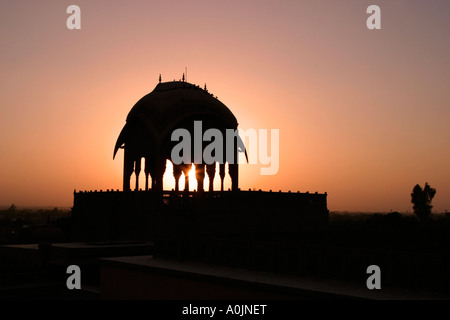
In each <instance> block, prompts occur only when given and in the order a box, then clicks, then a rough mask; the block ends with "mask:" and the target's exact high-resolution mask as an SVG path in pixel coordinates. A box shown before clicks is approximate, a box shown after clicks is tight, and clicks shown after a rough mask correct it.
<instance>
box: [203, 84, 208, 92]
mask: <svg viewBox="0 0 450 320" xmlns="http://www.w3.org/2000/svg"><path fill="white" fill-rule="evenodd" d="M203 90H205V91H206V92H208V88H206V83H205V87H204V88H203Z"/></svg>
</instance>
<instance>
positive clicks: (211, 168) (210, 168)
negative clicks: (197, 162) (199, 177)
mask: <svg viewBox="0 0 450 320" xmlns="http://www.w3.org/2000/svg"><path fill="white" fill-rule="evenodd" d="M206 173H207V174H208V178H209V192H213V191H214V176H215V175H216V163H213V164H208V165H206Z"/></svg>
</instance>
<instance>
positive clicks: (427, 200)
mask: <svg viewBox="0 0 450 320" xmlns="http://www.w3.org/2000/svg"><path fill="white" fill-rule="evenodd" d="M435 194H436V189H434V188H431V187H430V186H429V185H428V182H426V183H425V187H424V188H423V189H422V187H421V186H419V185H418V184H416V186H415V187H414V188H413V190H412V193H411V202H412V203H413V204H414V206H413V209H414V213H415V214H416V215H417V217H418V218H419V220H420V221H422V222H425V221H428V220H429V219H430V214H431V208H433V206H432V205H431V200H433V197H434V195H435Z"/></svg>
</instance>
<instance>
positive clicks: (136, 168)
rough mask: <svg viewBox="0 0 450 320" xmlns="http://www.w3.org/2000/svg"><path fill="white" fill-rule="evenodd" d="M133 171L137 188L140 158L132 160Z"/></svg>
mask: <svg viewBox="0 0 450 320" xmlns="http://www.w3.org/2000/svg"><path fill="white" fill-rule="evenodd" d="M134 173H135V174H136V188H135V190H136V191H138V190H139V174H140V173H141V158H140V157H139V158H138V159H136V160H135V162H134Z"/></svg>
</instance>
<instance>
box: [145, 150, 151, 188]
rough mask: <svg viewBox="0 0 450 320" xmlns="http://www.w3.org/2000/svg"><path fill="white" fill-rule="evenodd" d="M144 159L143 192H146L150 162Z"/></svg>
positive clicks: (146, 158)
mask: <svg viewBox="0 0 450 320" xmlns="http://www.w3.org/2000/svg"><path fill="white" fill-rule="evenodd" d="M144 159H145V169H144V172H145V191H147V190H148V176H149V174H150V160H149V158H148V157H145V158H144Z"/></svg>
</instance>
